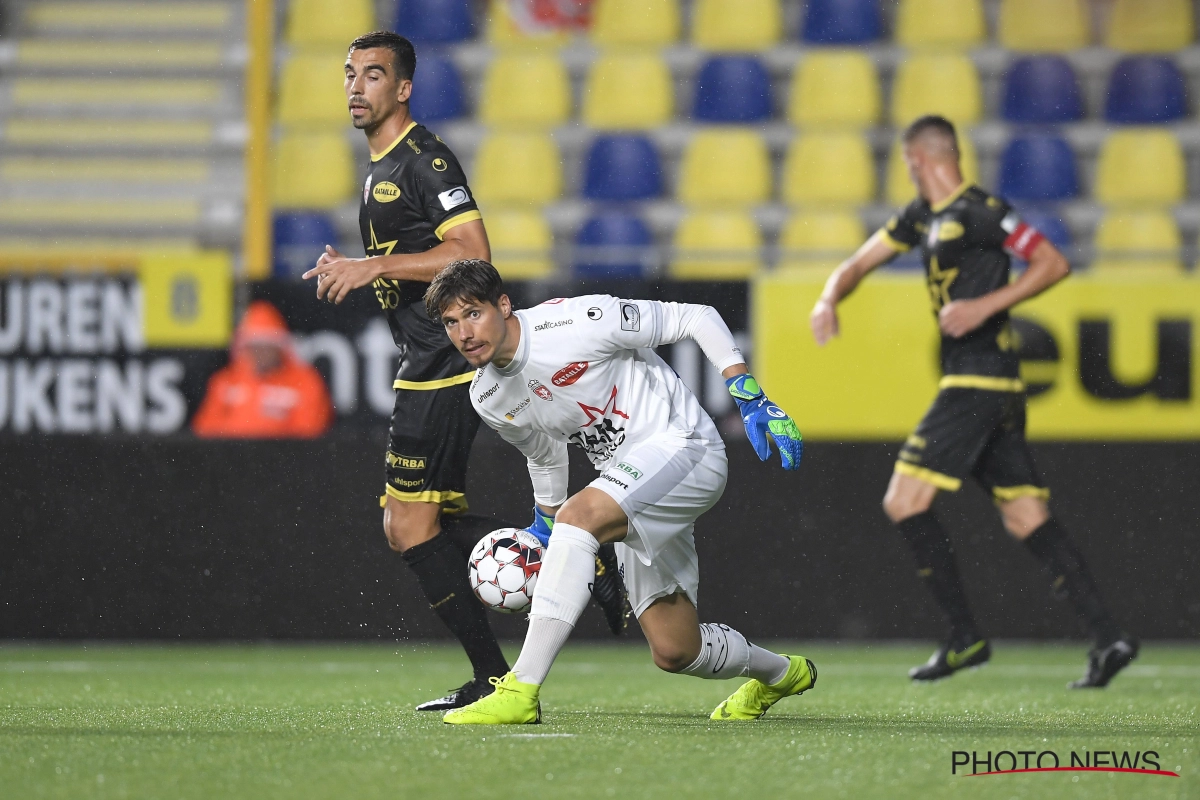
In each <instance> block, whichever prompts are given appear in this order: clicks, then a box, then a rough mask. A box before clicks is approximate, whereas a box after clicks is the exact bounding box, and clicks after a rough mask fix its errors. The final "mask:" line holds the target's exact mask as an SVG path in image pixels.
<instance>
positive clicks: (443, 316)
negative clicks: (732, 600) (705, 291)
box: [425, 259, 817, 725]
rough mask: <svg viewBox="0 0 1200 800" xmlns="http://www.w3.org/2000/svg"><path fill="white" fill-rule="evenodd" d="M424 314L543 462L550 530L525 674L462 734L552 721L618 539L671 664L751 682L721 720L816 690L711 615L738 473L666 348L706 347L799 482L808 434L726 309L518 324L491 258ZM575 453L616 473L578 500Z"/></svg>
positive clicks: (479, 399)
mask: <svg viewBox="0 0 1200 800" xmlns="http://www.w3.org/2000/svg"><path fill="white" fill-rule="evenodd" d="M425 306H426V310H427V311H428V312H429V315H430V316H431V317H433V318H434V319H437V320H440V321H441V322H442V324H443V325H444V326H445V329H446V333H447V334H448V335H449V337H450V340H451V341H452V342H453V343H454V345H455V347H457V348H458V350H459V351H460V352H461V353H462V354H463V356H465V357H466V359H467V361H469V362H470V363H471V365H472V366H474V367H477V368H478V372H477V373H476V375H475V379H474V382H473V383H472V384H471V403H472V405H474V407H475V410H476V411H478V412H479V415H480V417H482V419H483V421H484V422H486V423H487V424H488V425H490V426H491V427H492V428H494V429H496V431H497V432H499V434H500V435H501V436H502V437H503V438H504V439H505V440H507V441H508V442H511V443H512V444H513V445H515V446H516V447H517V448H518V449H520V450H521V452H522V453H523V454H524V455H525V456H526V458H527V460H528V465H529V477H530V479H531V480H532V482H533V495H534V501H535V503H536V506H535V508H534V512H535V513H534V518H535V521H534V524H533V525H532V526H531V529H532V528H536V527H543V528H544V527H546V526H551V525H552V535H551V537H550V544H549V546H548V547H547V548H546V553H545V555H544V557H543V561H542V568H541V572H540V574H539V576H538V584H537V590H536V592H535V594H534V597H533V607H532V609H531V613H530V616H529V630H528V633H527V634H526V636H525V643H524V645H523V646H522V648H521V654H520V657H519V658H518V659H517V662H516V664H515V665H514V666H513V670H512V672H510V673H508V674H507V675H505V676H504V677H503V678H493V679H492V683H493V684H494V685H495V690H494V691H493V692H492V693H491V694H489V695H486V696H484V697H483V698H481V699H479V700H477V701H476V702H474V703H472V704H470V705H468V706H464V707H463V708H459V709H455V710H454V711H451V712H449V713H448V714H446V716H445V721H446V722H448V723H453V724H485V725H503V724H520V723H534V722H540V721H541V705H540V703H539V700H538V696H539V692H540V689H541V685H542V683H543V682H544V681H545V679H546V676H547V674H548V673H549V672H550V667H551V665H552V664H553V663H554V658H555V656H557V655H558V652H559V650H561V649H562V647H563V645H564V644H565V643H566V641H567V637H568V636H569V635H570V633H571V630H572V629H573V628H574V626H575V622H576V620H578V619H579V615H580V614H581V613H582V612H583V609H584V606H586V605H587V602H588V598H589V596H590V595H589V583H590V582H591V581H592V580H593V577H594V574H595V556H596V551H597V548H599V547H600V545H601V544H603V543H606V542H617V543H618V544H617V546H616V550H617V556H618V558H619V560H620V564H621V572H622V574H623V576H624V579H625V585H626V587H627V589H628V591H629V601H630V604H631V605H632V606H633V612H634V614H635V615H636V616H637V619H638V623H639V624H640V625H641V627H642V631H643V632H644V633H645V635H646V639H647V640H648V641H649V643H650V650H651V652H652V653H653V656H654V663H655V664H656V665H657V666H658V667H659V668H661V669H663V670H666V671H668V672H679V673H684V674H687V675H694V676H696V677H698V678H709V679H716V680H721V679H725V678H734V677H738V676H747V677H749V678H750V679H751V680H749V681H748V682H746V683H745V684H743V685H742V686H741V688H739V689H738V690H737V691H736V692H734V693H733V694H732V695H731V696H730V697H729V698H728V699H727V700H725V702H723V703H721V704H720V705H719V706H718V707H717V709H716V710H715V711H713V713H712V718H713V719H714V720H746V719H757V718H759V717H761V716H762V715H763V714H765V713H766V712H767V709H769V708H770V707H771V706H772V705H774V704H775V703H776V702H778V701H779V700H781V699H783V698H784V697H788V696H790V695H797V694H800V693H801V692H804V691H806V690H808V689H810V688H812V686H813V685H814V684H815V683H816V680H817V671H816V668H815V667H814V665H813V663H812V662H811V661H809V660H808V659H806V658H804V657H803V656H786V655H779V654H776V653H772V652H770V651H768V650H764V649H763V648H761V647H758V646H756V645H753V644H751V643H750V642H748V641H746V638H745V637H744V636H742V635H741V634H740V633H738V632H737V631H735V630H733V629H732V628H730V627H728V626H726V625H720V624H714V623H701V622H700V621H699V618H698V616H697V613H696V601H697V594H698V589H699V564H698V562H697V558H696V543H695V539H694V538H693V529H694V525H695V522H696V519H697V518H698V517H699V516H700V515H701V514H703V513H704V512H705V511H707V510H708V509H710V508H712V506H713V505H714V504H716V502H717V500H719V499H720V497H721V493H722V492H723V491H724V489H725V481H726V477H727V473H728V463H727V461H726V459H725V445H724V443H723V442H722V441H721V437H720V434H718V432H717V429H716V426H715V425H714V424H713V421H712V420H711V419H710V418H709V416H708V414H706V413H705V411H704V409H703V408H701V406H700V403H699V402H698V401H697V400H696V398H695V396H694V395H692V393H691V392H690V391H688V389H687V387H686V386H684V384H683V382H682V381H681V380H680V379H679V376H677V375H676V374H675V372H674V371H673V370H672V369H671V368H670V367H669V366H667V364H666V363H665V362H664V361H663V360H662V359H661V358H659V357H658V355H657V354H655V352H654V350H653V348H655V347H657V346H658V345H662V344H670V343H672V342H677V341H679V340H681V339H684V338H691V339H694V340H695V341H696V343H697V344H698V345H700V348H701V349H702V350H703V351H704V353H705V355H706V356H707V357H708V359H709V360H710V361H711V362H712V363H713V364H714V365H716V367H717V369H719V370H721V373H722V375H723V376H724V377H725V379H726V384H727V385H728V387H729V392H730V394H731V395H732V396H733V398H734V399H735V400H736V401H737V403H738V406H739V407H740V409H741V415H742V419H743V421H744V422H745V423H746V432H747V434H748V435H749V437H750V441H751V443H752V444H753V445H754V449H755V451H756V452H757V454H758V456H759V458H760V459H763V460H766V459H767V458H768V457H769V455H770V444H769V440H774V442H775V445H776V447H777V448H778V450H779V454H780V457H781V459H782V462H783V467H784V469H789V470H790V469H795V468H796V467H797V466H799V463H800V456H801V452H802V450H803V444H802V441H801V438H800V432H799V431H798V430H797V429H796V424H795V423H794V422H793V421H792V420H791V418H790V417H788V416H787V414H785V413H784V412H783V411H782V410H781V409H780V408H779V407H778V406H776V405H775V404H773V403H771V402H770V401H769V400H767V398H766V397H765V396H764V395H763V392H762V390H761V389H760V388H759V386H758V384H757V383H756V382H755V380H754V378H753V377H751V376H750V374H749V373H748V372H747V371H746V364H745V362H744V359H743V357H742V354H741V352H740V351H739V350H738V348H737V346H736V344H735V343H734V340H733V336H731V335H730V333H729V329H728V328H727V327H726V325H725V323H724V321H723V320H722V319H721V317H720V315H718V314H717V312H716V311H715V310H713V309H712V308H710V307H708V306H702V305H691V304H684V303H660V302H655V301H649V300H620V299H617V298H614V297H609V296H607V295H590V296H585V297H575V298H569V299H559V300H550V301H547V302H545V303H543V304H541V305H539V306H536V307H534V308H531V309H528V310H522V311H514V310H513V307H512V303H511V302H510V301H509V299H508V297H507V296H506V295H505V294H504V287H503V285H502V282H501V279H500V275H499V273H498V272H496V269H495V268H494V267H493V266H492V265H491V264H489V263H487V262H486V261H481V260H475V259H473V260H468V261H458V262H454V263H451V264H450V265H449V266H447V267H446V268H445V269H444V270H442V272H440V273H438V275H437V277H436V278H434V280H433V282H432V283H431V284H430V286H429V289H428V291H427V292H426V294H425ZM568 442H570V443H574V444H575V445H577V446H578V447H580V448H581V449H583V450H584V452H586V453H587V455H588V458H589V459H590V460H591V462H592V464H593V465H595V467H596V469H597V470H598V471H599V472H600V475H599V477H597V478H596V480H594V481H592V483H591V484H590V485H588V486H587V487H586V488H585V489H583V490H582V491H580V492H579V493H577V494H575V495H573V496H572V497H570V498H568V497H567V444H568Z"/></svg>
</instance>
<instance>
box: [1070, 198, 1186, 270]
mask: <svg viewBox="0 0 1200 800" xmlns="http://www.w3.org/2000/svg"><path fill="white" fill-rule="evenodd" d="M1182 246H1183V241H1182V238H1181V237H1180V235H1179V226H1178V225H1176V224H1175V219H1174V218H1173V217H1172V216H1171V215H1170V214H1169V213H1167V212H1166V211H1118V212H1112V213H1110V214H1108V215H1107V216H1105V217H1104V219H1102V220H1100V224H1099V225H1098V226H1096V258H1095V260H1094V261H1093V262H1092V269H1093V270H1097V271H1102V272H1124V271H1136V272H1137V273H1140V274H1147V273H1152V272H1153V273H1163V272H1166V273H1176V272H1179V271H1180V270H1182V269H1183V261H1182V260H1181V259H1180V248H1181V247H1182Z"/></svg>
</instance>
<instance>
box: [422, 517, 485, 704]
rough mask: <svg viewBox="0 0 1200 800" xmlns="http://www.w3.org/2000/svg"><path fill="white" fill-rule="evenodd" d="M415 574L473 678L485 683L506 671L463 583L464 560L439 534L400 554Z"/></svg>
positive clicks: (480, 611)
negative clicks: (464, 656) (468, 663)
mask: <svg viewBox="0 0 1200 800" xmlns="http://www.w3.org/2000/svg"><path fill="white" fill-rule="evenodd" d="M400 557H401V558H403V559H404V560H405V561H406V562H408V566H409V567H411V568H412V571H413V572H414V573H416V576H417V580H418V581H419V582H420V584H421V590H422V591H423V592H424V593H425V597H426V599H428V600H429V605H430V607H431V608H433V610H434V613H436V614H437V615H438V617H440V618H441V620H442V622H443V623H444V624H445V626H446V627H447V628H449V629H450V632H451V633H453V634H454V636H455V638H457V639H458V641H459V643H460V644H461V645H462V647H463V650H465V651H467V658H469V659H471V668H472V669H473V670H474V671H475V677H476V678H477V679H479V680H486V679H487V678H490V677H497V678H498V677H500V676H502V675H504V674H505V673H506V672H508V661H506V660H505V658H504V653H502V652H501V651H500V645H499V643H498V642H497V641H496V636H495V634H493V633H492V628H491V626H490V625H488V621H487V616H486V614H487V612H486V610H485V609H484V607H483V604H481V603H480V602H479V600H478V598H476V597H475V594H474V592H472V591H471V584H470V583H469V582H468V581H467V559H466V557H465V556H464V555H463V553H462V551H461V550H460V549H459V548H458V547H456V546H455V544H454V541H453V540H452V539H451V538H450V537H449V536H446V535H445V534H443V533H439V534H438V535H437V536H434V537H433V538H432V539H430V540H429V541H428V542H422V543H421V544H419V545H416V546H415V547H410V548H408V549H407V550H405V551H404V552H403V553H401V554H400Z"/></svg>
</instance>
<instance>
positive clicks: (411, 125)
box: [371, 120, 417, 161]
mask: <svg viewBox="0 0 1200 800" xmlns="http://www.w3.org/2000/svg"><path fill="white" fill-rule="evenodd" d="M415 127H417V123H416V121H415V120H414V121H413V122H410V123H408V127H407V128H405V129H404V131H403V132H402V133H401V134H400V135H399V136H397V137H396V141H394V142H392V143H391V144H389V145H388V146H387V149H386V150H384V151H383V152H382V153H380V154H379V155H377V156H371V160H372V161H378V160H379V159H381V158H383V157H384V156H386V155H387V154H388V153H390V152H392V150H394V149H395V147H396V145H398V144H400V142H401V141H403V139H404V137H405V136H408V132H409V131H411V130H412V129H413V128H415Z"/></svg>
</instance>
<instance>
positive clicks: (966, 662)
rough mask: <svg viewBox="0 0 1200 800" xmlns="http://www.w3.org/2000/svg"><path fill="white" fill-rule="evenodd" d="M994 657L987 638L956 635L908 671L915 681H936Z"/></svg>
mask: <svg viewBox="0 0 1200 800" xmlns="http://www.w3.org/2000/svg"><path fill="white" fill-rule="evenodd" d="M991 657H992V646H991V645H990V644H988V641H987V639H980V638H979V637H977V636H968V637H955V638H952V639H950V641H948V642H946V643H945V644H943V645H942V646H941V647H939V648H938V649H937V652H935V653H934V654H933V655H931V656H930V657H929V660H928V661H926V662H925V663H924V664H922V665H921V666H919V667H913V668H912V669H910V670H909V671H908V677H910V678H912V679H913V680H914V681H936V680H938V679H940V678H945V677H947V676H949V675H953V674H954V673H956V672H958V671H959V670H960V669H966V668H967V667H978V666H979V665H981V664H985V663H987V660H988V659H989V658H991Z"/></svg>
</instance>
